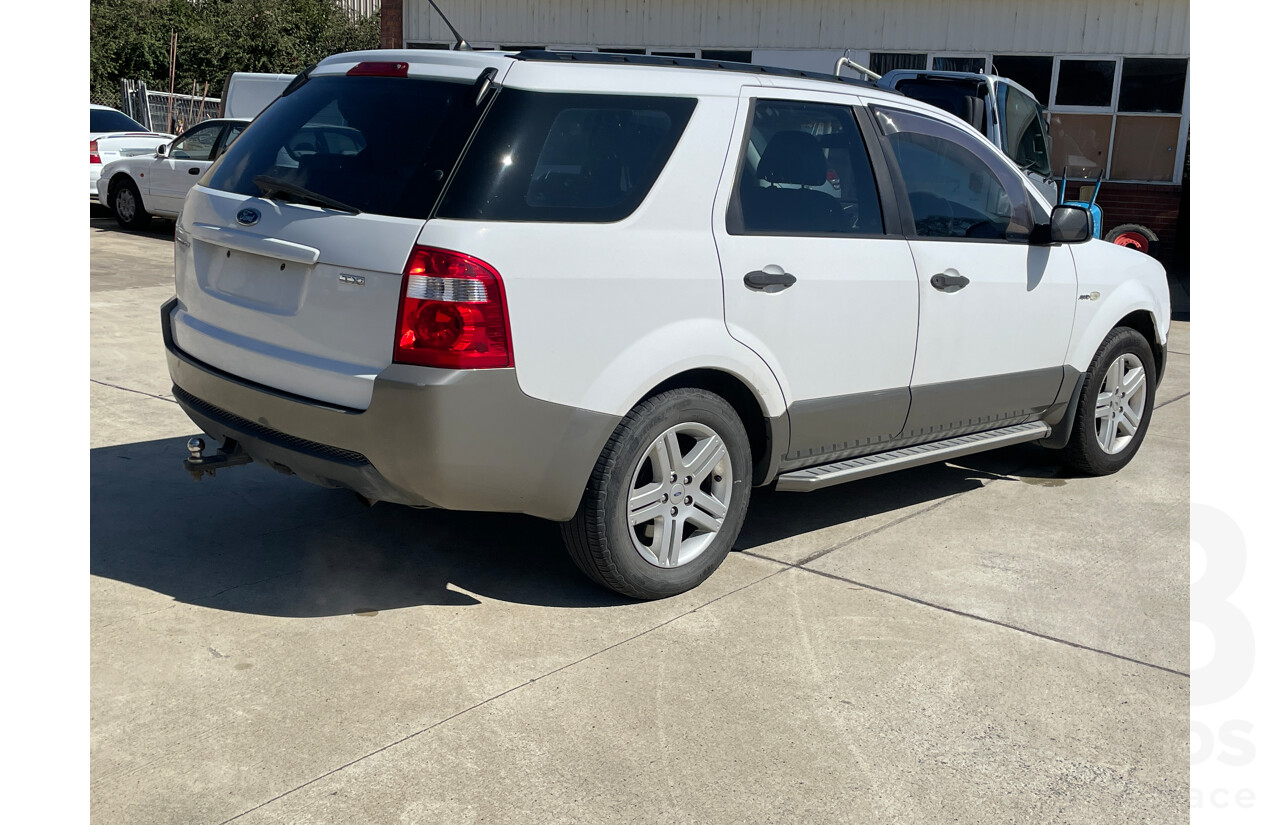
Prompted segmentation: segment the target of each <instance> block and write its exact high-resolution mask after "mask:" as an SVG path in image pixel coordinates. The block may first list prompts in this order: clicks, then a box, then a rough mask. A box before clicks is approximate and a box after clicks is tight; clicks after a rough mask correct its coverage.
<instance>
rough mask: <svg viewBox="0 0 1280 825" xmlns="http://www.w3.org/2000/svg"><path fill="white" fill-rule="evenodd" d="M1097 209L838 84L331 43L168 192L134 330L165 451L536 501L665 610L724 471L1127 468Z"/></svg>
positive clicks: (1112, 284) (740, 494) (455, 497)
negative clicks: (165, 299) (187, 440)
mask: <svg viewBox="0 0 1280 825" xmlns="http://www.w3.org/2000/svg"><path fill="white" fill-rule="evenodd" d="M325 130H327V131H329V132H332V134H333V139H332V140H331V141H330V140H325V141H324V142H323V143H321V142H320V141H308V140H306V139H305V136H307V135H310V134H315V133H317V132H319V131H325ZM1090 229H1091V227H1090V218H1089V215H1088V213H1087V212H1085V211H1084V210H1082V209H1079V208H1075V207H1069V206H1068V207H1063V206H1059V207H1056V208H1055V207H1052V206H1051V205H1050V204H1049V203H1048V202H1047V201H1046V200H1045V199H1044V198H1043V197H1042V196H1041V195H1040V194H1039V193H1037V192H1036V191H1034V189H1033V188H1032V187H1031V186H1030V185H1029V183H1028V180H1027V178H1026V177H1025V176H1024V175H1023V174H1022V173H1021V172H1020V171H1019V169H1018V167H1017V166H1015V165H1014V164H1013V163H1012V162H1011V161H1010V160H1009V159H1008V158H1007V157H1005V156H1004V155H1003V154H1001V153H1000V152H999V151H997V150H996V149H995V148H994V147H993V146H992V145H991V144H990V143H989V142H988V141H987V140H985V139H984V138H983V137H982V136H981V135H980V134H979V133H978V132H976V131H975V130H974V129H973V128H972V127H971V126H970V125H969V124H967V123H964V122H962V121H961V120H959V119H957V118H955V117H953V116H951V115H949V114H946V113H944V112H942V111H940V110H938V109H936V108H933V107H931V106H928V105H926V104H922V103H920V102H918V101H914V100H910V99H907V98H905V97H903V96H901V95H898V94H895V93H892V92H887V91H884V90H880V89H877V88H875V87H873V86H871V85H869V84H866V83H863V82H857V81H852V80H841V79H837V78H835V77H833V76H830V75H817V74H810V73H803V72H795V71H788V70H768V69H761V68H760V67H754V66H745V65H731V64H718V63H713V62H708V61H698V60H686V59H679V58H662V57H652V56H629V55H609V54H586V53H577V54H573V53H555V52H527V53H516V54H513V53H501V52H462V51H457V52H444V51H371V52H359V53H352V54H342V55H336V56H333V57H330V58H327V59H325V60H324V61H322V62H321V63H320V64H318V65H317V66H316V67H315V68H314V69H313V70H312V71H311V72H310V73H309V75H306V76H300V77H299V79H298V80H297V81H295V83H294V84H293V86H292V87H291V88H290V89H289V90H287V92H286V93H285V94H284V95H282V97H281V98H280V99H279V100H278V101H276V102H275V103H274V104H273V105H272V106H271V107H270V108H269V109H267V110H266V111H265V112H263V113H262V115H260V116H259V117H258V118H257V119H256V120H255V121H254V122H253V123H252V124H251V125H250V126H249V127H248V128H247V129H246V130H245V132H244V133H243V135H241V136H240V137H239V138H238V139H237V140H236V142H235V143H234V144H232V145H231V146H230V147H229V148H228V149H227V151H226V152H225V153H224V154H223V155H222V156H221V157H220V158H218V160H217V161H216V162H215V163H214V164H213V166H212V167H211V168H210V169H209V170H208V171H207V172H205V173H204V175H203V176H202V177H201V178H200V180H199V182H198V183H197V185H196V186H194V187H193V188H192V189H191V191H190V192H189V194H188V195H187V198H186V201H185V204H184V207H183V209H182V214H181V216H180V218H179V220H178V224H177V230H176V247H175V255H176V261H175V264H176V280H177V296H176V297H175V298H174V299H173V300H172V301H170V302H169V303H167V304H166V305H165V306H164V308H163V310H162V322H163V331H164V337H165V344H166V347H167V352H168V364H169V370H170V373H171V375H172V378H173V383H174V395H175V397H176V398H177V400H178V401H179V403H180V404H181V405H182V406H183V408H184V409H185V410H186V412H187V413H188V415H190V417H191V418H192V420H193V421H195V422H196V423H197V424H198V425H199V426H200V427H201V429H203V430H204V431H205V432H206V433H208V434H209V435H210V436H212V437H213V438H214V439H215V440H216V441H217V442H218V445H219V447H218V449H217V450H216V451H214V452H208V453H205V452H203V450H204V444H203V441H202V440H200V439H193V442H192V444H190V445H189V449H190V451H191V455H190V456H189V457H188V458H187V459H186V460H185V462H184V463H185V466H186V468H187V469H188V470H189V471H191V472H192V473H193V474H194V475H195V476H196V477H200V476H201V475H202V474H205V473H208V472H209V471H211V470H216V469H218V468H219V467H225V466H229V465H234V464H241V463H245V462H247V461H250V460H252V461H256V462H260V463H262V464H265V465H267V466H269V467H273V468H275V469H277V470H280V471H282V472H287V473H291V474H294V475H297V476H298V477H299V478H301V479H304V480H307V481H310V482H313V483H316V484H321V485H325V486H329V487H341V488H347V489H349V490H352V491H354V492H355V493H356V494H357V495H359V496H360V497H361V498H362V499H364V500H365V501H368V502H372V501H386V502H394V503H400V504H407V505H413V506H425V507H442V508H449V509H458V510H474V511H494V512H520V513H527V514H531V515H534V516H539V517H542V518H546V519H550V520H553V521H558V522H561V523H562V528H563V534H564V538H565V542H566V545H567V546H568V549H569V552H570V555H571V556H572V558H573V560H574V561H575V562H576V563H577V565H578V566H579V567H580V568H581V569H582V570H583V571H584V572H585V573H586V574H587V575H588V576H590V577H591V578H592V579H594V580H595V581H597V582H599V583H600V584H603V585H605V586H607V587H610V588H612V589H614V590H616V591H618V592H620V593H623V594H627V595H629V596H632V597H636V598H661V597H664V596H669V595H672V594H675V593H679V592H682V591H685V590H688V589H689V588H692V587H695V586H697V585H698V584H699V583H700V582H702V581H703V580H704V579H706V578H707V577H708V576H709V575H711V574H712V572H714V570H715V569H716V568H717V566H719V564H720V563H721V562H722V561H723V560H724V558H725V556H726V555H727V554H728V552H729V551H730V549H731V547H732V545H733V542H734V540H735V538H736V537H737V534H738V531H739V528H740V527H741V525H742V522H743V518H744V516H745V514H746V510H747V503H748V500H749V498H750V495H751V490H752V488H753V487H755V486H762V485H776V487H777V489H779V490H792V491H797V492H803V491H808V490H816V489H820V488H823V487H827V486H830V485H832V484H838V483H842V482H846V481H851V480H854V479H860V478H866V477H869V476H873V475H876V474H878V473H883V472H887V471H890V470H895V469H901V468H906V467H912V466H916V465H919V464H922V463H925V462H929V461H939V460H944V459H950V458H954V457H956V456H960V455H965V454H968V453H973V452H977V451H981V450H987V449H992V448H996V447H1000V446H1003V445H1007V444H1016V443H1019V442H1029V441H1036V442H1039V443H1041V444H1043V445H1045V446H1046V447H1049V448H1053V449H1055V450H1058V451H1060V455H1061V456H1062V458H1063V459H1064V460H1065V461H1066V462H1067V463H1068V464H1069V465H1070V466H1072V467H1074V468H1075V469H1076V470H1077V471H1079V472H1082V473H1088V474H1103V473H1111V472H1115V471H1117V470H1119V469H1120V468H1121V467H1123V466H1124V465H1125V464H1126V463H1128V461H1129V460H1130V459H1131V458H1132V457H1133V455H1134V453H1135V452H1136V451H1137V449H1138V447H1139V445H1140V444H1141V442H1142V440H1143V437H1144V435H1145V434H1146V431H1147V427H1148V424H1149V422H1150V420H1151V414H1152V410H1153V407H1154V403H1153V399H1154V394H1155V390H1156V385H1157V383H1158V382H1159V380H1160V377H1161V373H1162V372H1163V367H1164V360H1165V341H1166V334H1167V331H1168V327H1169V295H1168V288H1167V286H1166V282H1165V277H1164V272H1163V270H1162V269H1161V267H1160V265H1159V264H1158V263H1157V262H1155V261H1154V260H1153V259H1151V258H1149V257H1147V256H1145V255H1142V254H1139V253H1137V252H1134V251H1131V250H1128V249H1123V248H1120V247H1117V246H1114V245H1111V244H1106V243H1103V242H1100V241H1096V240H1093V239H1092V238H1091V235H1090Z"/></svg>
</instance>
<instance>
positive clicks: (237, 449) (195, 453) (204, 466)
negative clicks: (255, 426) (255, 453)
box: [182, 438, 253, 481]
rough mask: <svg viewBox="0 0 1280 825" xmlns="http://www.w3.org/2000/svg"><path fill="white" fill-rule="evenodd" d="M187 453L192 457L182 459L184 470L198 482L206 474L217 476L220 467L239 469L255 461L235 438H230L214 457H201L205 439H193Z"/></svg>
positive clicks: (188, 442)
mask: <svg viewBox="0 0 1280 825" xmlns="http://www.w3.org/2000/svg"><path fill="white" fill-rule="evenodd" d="M187 452H188V453H190V455H189V456H187V457H186V458H184V459H182V468H183V469H184V470H186V471H187V472H188V473H191V477H192V478H194V479H195V480H196V481H199V480H200V479H201V478H203V477H204V475H205V473H208V474H209V475H211V476H214V475H217V473H218V468H219V467H239V466H240V465H242V464H248V463H249V462H250V461H253V459H252V458H250V457H249V454H248V453H246V452H245V451H244V448H243V447H241V446H240V445H239V444H238V443H236V440H235V439H233V438H228V439H227V441H226V443H225V444H223V445H222V446H221V447H219V448H218V451H217V452H216V453H214V454H213V455H201V453H203V452H204V439H203V438H192V439H190V440H189V441H187Z"/></svg>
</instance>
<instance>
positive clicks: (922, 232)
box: [876, 108, 1031, 240]
mask: <svg viewBox="0 0 1280 825" xmlns="http://www.w3.org/2000/svg"><path fill="white" fill-rule="evenodd" d="M876 116H877V119H878V120H879V123H880V127H881V129H882V130H883V131H884V134H885V136H886V138H887V139H888V143H889V147H890V149H891V150H892V153H893V157H894V159H895V160H896V161H897V163H898V169H899V171H900V172H901V175H902V181H903V183H904V184H905V186H906V190H907V201H908V203H909V205H910V208H911V216H912V221H913V223H912V226H913V228H914V230H915V235H917V236H919V237H930V238H968V239H987V240H1025V239H1026V238H1027V237H1028V235H1029V233H1030V231H1031V208H1030V206H1029V204H1028V198H1027V195H1026V190H1025V189H1024V188H1023V186H1022V184H1021V176H1020V175H1018V173H1017V172H1015V171H1014V170H1012V169H1010V168H1008V166H1007V165H1006V164H1004V163H1003V162H1002V161H1000V159H999V158H998V157H996V156H995V155H994V154H993V153H992V152H991V151H989V150H987V149H986V148H985V147H984V146H982V145H981V144H980V143H979V142H978V141H976V140H973V139H971V138H970V136H969V135H966V134H965V133H964V132H961V131H960V130H958V129H955V128H954V127H951V126H948V125H947V124H945V123H941V122H939V121H936V120H933V119H932V118H928V117H923V116H920V115H916V114H914V113H911V112H904V111H900V110H896V109H894V110H887V109H881V108H877V109H876Z"/></svg>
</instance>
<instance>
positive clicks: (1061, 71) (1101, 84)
mask: <svg viewBox="0 0 1280 825" xmlns="http://www.w3.org/2000/svg"><path fill="white" fill-rule="evenodd" d="M1115 77H1116V62H1115V61H1114V60H1060V61H1059V62H1058V91H1057V94H1056V96H1055V97H1054V99H1053V103H1054V105H1055V106H1088V107H1093V108H1101V109H1107V108H1110V107H1111V95H1112V91H1113V88H1114V86H1115Z"/></svg>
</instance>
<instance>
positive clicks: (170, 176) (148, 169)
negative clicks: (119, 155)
mask: <svg viewBox="0 0 1280 825" xmlns="http://www.w3.org/2000/svg"><path fill="white" fill-rule="evenodd" d="M248 125H249V121H248V120H243V119H221V120H206V121H204V122H202V123H198V124H196V125H195V126H192V127H191V128H190V129H188V130H187V131H185V132H183V133H182V134H181V135H179V136H178V137H177V138H176V139H174V140H173V142H172V143H168V144H161V145H160V146H158V147H156V148H155V150H153V151H152V152H150V153H148V154H146V155H143V156H138V157H130V158H124V159H122V160H117V161H112V162H111V163H108V164H106V165H105V166H103V167H102V175H101V176H100V177H99V178H98V184H97V188H98V191H97V196H98V202H99V203H101V204H102V205H103V206H106V207H108V208H110V209H111V211H112V212H113V213H115V216H116V220H117V221H118V222H119V223H120V225H121V226H123V227H126V228H128V229H141V228H143V227H145V226H146V225H147V224H149V223H151V217H152V216H153V215H160V216H162V217H166V218H175V217H177V216H178V213H179V212H181V211H182V199H183V198H185V197H186V196H187V190H188V189H190V188H191V187H192V186H194V185H195V182H196V181H197V180H199V178H200V176H201V175H203V174H204V172H205V170H206V169H208V168H209V166H210V165H211V164H212V163H213V161H214V160H215V159H216V158H217V157H218V155H219V154H221V153H222V152H223V151H224V150H225V149H226V148H227V147H228V146H229V145H231V141H233V140H235V139H236V138H237V137H238V136H239V135H240V133H241V132H243V131H244V129H245V127H246V126H248Z"/></svg>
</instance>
